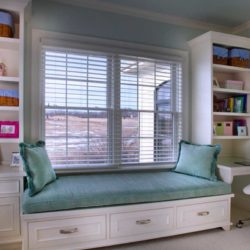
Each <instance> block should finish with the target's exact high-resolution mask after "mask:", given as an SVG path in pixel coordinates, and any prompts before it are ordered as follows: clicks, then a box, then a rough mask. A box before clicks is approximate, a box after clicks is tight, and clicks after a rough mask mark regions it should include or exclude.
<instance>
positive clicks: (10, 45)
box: [0, 37, 20, 50]
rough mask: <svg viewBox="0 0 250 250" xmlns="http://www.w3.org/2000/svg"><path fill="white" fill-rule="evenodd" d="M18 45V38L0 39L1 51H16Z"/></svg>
mask: <svg viewBox="0 0 250 250" xmlns="http://www.w3.org/2000/svg"><path fill="white" fill-rule="evenodd" d="M19 43H20V41H19V39H18V38H8V37H0V48H1V49H10V50H18V49H19Z"/></svg>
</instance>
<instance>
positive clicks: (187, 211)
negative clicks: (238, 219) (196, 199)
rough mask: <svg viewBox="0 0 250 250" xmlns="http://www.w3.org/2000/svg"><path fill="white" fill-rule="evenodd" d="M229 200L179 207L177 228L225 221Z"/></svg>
mask: <svg viewBox="0 0 250 250" xmlns="http://www.w3.org/2000/svg"><path fill="white" fill-rule="evenodd" d="M228 211H229V209H228V202H227V201H217V202H209V203H203V204H202V203H200V204H194V205H189V206H179V207H177V216H176V218H177V228H182V227H189V226H199V225H206V224H209V223H216V222H223V221H227V219H228Z"/></svg>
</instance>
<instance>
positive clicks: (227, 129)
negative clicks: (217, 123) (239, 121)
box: [223, 121, 233, 135]
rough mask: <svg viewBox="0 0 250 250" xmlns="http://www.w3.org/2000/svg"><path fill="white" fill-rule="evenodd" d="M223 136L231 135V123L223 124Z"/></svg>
mask: <svg viewBox="0 0 250 250" xmlns="http://www.w3.org/2000/svg"><path fill="white" fill-rule="evenodd" d="M223 127H224V135H233V122H232V121H231V122H223Z"/></svg>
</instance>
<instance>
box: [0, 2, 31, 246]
mask: <svg viewBox="0 0 250 250" xmlns="http://www.w3.org/2000/svg"><path fill="white" fill-rule="evenodd" d="M27 3H28V1H26V0H16V1H15V0H13V1H9V0H0V9H1V10H6V11H8V12H10V13H11V14H12V16H13V17H14V24H15V33H14V37H13V38H7V37H0V58H1V62H3V63H4V64H5V65H6V67H7V70H6V74H5V75H3V76H0V89H15V90H18V93H19V106H18V107H16V106H0V121H18V122H19V137H18V138H0V249H1V244H2V243H10V242H20V241H21V222H20V210H21V209H20V208H21V206H20V200H21V194H22V190H23V171H22V169H21V167H19V168H18V167H10V163H11V156H12V152H17V151H19V147H18V143H19V142H21V141H23V88H24V87H23V85H24V83H23V81H24V80H23V77H24V73H23V72H24V9H25V6H26V5H27Z"/></svg>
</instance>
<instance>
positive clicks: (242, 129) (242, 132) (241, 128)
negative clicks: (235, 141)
mask: <svg viewBox="0 0 250 250" xmlns="http://www.w3.org/2000/svg"><path fill="white" fill-rule="evenodd" d="M237 134H238V136H247V127H246V126H238V127H237Z"/></svg>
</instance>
